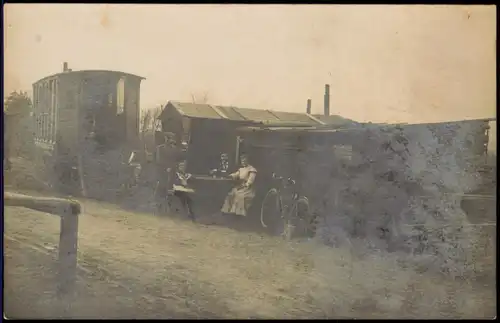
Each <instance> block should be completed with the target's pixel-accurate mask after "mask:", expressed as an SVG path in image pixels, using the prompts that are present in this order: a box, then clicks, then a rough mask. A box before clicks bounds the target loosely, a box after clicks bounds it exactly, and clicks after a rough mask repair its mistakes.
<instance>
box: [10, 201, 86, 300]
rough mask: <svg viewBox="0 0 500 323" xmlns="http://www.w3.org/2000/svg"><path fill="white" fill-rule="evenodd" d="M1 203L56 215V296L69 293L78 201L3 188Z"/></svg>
mask: <svg viewBox="0 0 500 323" xmlns="http://www.w3.org/2000/svg"><path fill="white" fill-rule="evenodd" d="M4 205H5V206H18V207H25V208H29V209H32V210H36V211H40V212H45V213H50V214H54V215H58V216H60V218H61V225H60V232H59V259H58V268H59V270H58V286H57V292H58V295H59V296H60V297H65V296H69V295H71V294H72V293H73V291H74V287H75V283H76V266H77V250H78V216H79V215H80V214H81V205H80V203H78V202H76V201H72V200H67V199H60V198H45V197H34V196H28V195H22V194H16V193H9V192H5V193H4Z"/></svg>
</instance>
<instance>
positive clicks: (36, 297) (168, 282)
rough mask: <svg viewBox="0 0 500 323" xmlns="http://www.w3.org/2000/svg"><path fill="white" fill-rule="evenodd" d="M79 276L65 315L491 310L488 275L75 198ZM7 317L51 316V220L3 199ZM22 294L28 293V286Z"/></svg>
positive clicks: (382, 314) (484, 313)
mask: <svg viewBox="0 0 500 323" xmlns="http://www.w3.org/2000/svg"><path fill="white" fill-rule="evenodd" d="M82 203H83V215H82V216H81V218H80V233H79V254H78V257H79V266H80V270H79V283H78V295H77V299H76V302H74V304H73V307H72V309H71V311H70V312H68V313H66V314H65V315H66V316H69V317H86V318H173V317H176V318H188V317H193V318H195V317H202V318H217V317H218V318H335V317H338V318H339V317H357V318H362V317H366V318H388V317H391V318H394V317H427V318H430V317H435V318H444V317H455V318H458V317H491V316H493V315H494V312H495V289H494V284H493V285H491V286H489V287H485V288H482V289H478V288H477V287H473V286H471V285H470V284H465V283H456V282H453V283H452V282H446V281H445V280H443V279H441V278H435V277H431V276H426V275H422V274H417V273H415V272H413V271H411V270H403V269H400V268H398V266H397V264H396V261H395V260H393V259H390V258H383V257H378V258H377V257H375V256H374V257H368V258H365V259H353V258H351V254H350V252H348V251H346V250H339V249H330V248H326V247H323V246H320V245H317V244H315V243H313V242H310V243H298V242H297V243H285V242H283V241H281V240H279V239H277V238H271V237H268V236H263V235H259V234H255V233H242V232H238V231H235V230H231V229H227V228H221V227H214V226H205V225H202V224H196V223H191V222H189V221H184V220H183V219H177V218H158V217H154V216H152V215H150V214H141V213H132V212H127V211H124V210H121V209H119V208H118V207H116V206H113V205H110V204H106V203H98V202H93V201H82ZM4 214H5V238H4V241H5V244H6V258H5V263H6V269H5V282H6V289H7V290H8V291H9V292H8V293H7V294H6V295H9V297H8V300H7V302H6V313H7V316H10V317H56V316H60V315H61V313H60V311H59V310H58V307H57V306H56V305H57V304H56V303H57V302H55V301H54V299H53V294H52V293H53V288H54V287H53V286H54V284H53V283H54V264H55V251H56V249H57V242H58V233H59V219H58V218H57V217H54V216H51V215H48V214H43V213H39V212H35V211H31V210H27V209H23V208H6V210H5V213H4ZM26 295H29V296H26Z"/></svg>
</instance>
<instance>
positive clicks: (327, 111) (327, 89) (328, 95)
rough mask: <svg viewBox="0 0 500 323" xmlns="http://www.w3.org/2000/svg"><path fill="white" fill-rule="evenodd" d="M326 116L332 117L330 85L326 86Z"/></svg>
mask: <svg viewBox="0 0 500 323" xmlns="http://www.w3.org/2000/svg"><path fill="white" fill-rule="evenodd" d="M324 113H325V116H326V117H328V116H329V115H330V85H329V84H325V105H324Z"/></svg>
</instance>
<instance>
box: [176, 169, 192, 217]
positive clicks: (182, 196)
mask: <svg viewBox="0 0 500 323" xmlns="http://www.w3.org/2000/svg"><path fill="white" fill-rule="evenodd" d="M190 178H191V174H189V173H186V161H185V160H182V161H180V162H179V164H178V165H177V172H175V174H174V176H173V181H172V183H173V191H174V196H176V197H177V198H178V199H179V200H180V202H181V204H182V207H183V208H184V210H185V211H187V213H188V216H189V218H190V219H191V220H192V221H193V222H194V221H195V220H196V218H195V216H194V212H193V206H192V205H193V200H192V198H191V194H192V193H194V190H193V189H192V188H190V187H189V185H188V181H189V179H190Z"/></svg>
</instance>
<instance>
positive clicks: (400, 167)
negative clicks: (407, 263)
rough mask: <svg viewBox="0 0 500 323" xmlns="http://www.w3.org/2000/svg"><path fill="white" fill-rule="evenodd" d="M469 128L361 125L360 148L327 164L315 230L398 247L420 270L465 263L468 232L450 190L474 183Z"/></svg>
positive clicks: (456, 269)
mask: <svg viewBox="0 0 500 323" xmlns="http://www.w3.org/2000/svg"><path fill="white" fill-rule="evenodd" d="M473 131H474V130H473V129H471V125H469V124H468V123H464V124H459V125H456V124H451V125H446V126H441V127H434V128H432V127H425V126H418V127H416V126H413V127H404V128H401V127H399V128H398V127H386V128H372V129H367V130H366V132H365V136H364V137H363V138H362V139H360V141H362V147H363V149H362V151H363V155H361V156H357V158H354V160H353V162H352V163H351V164H350V165H349V166H348V167H339V166H335V167H332V168H331V177H333V179H332V178H331V180H330V181H329V183H330V185H329V186H328V189H325V188H324V187H323V188H322V192H323V194H324V196H323V201H322V206H323V207H322V213H323V214H324V215H325V216H324V217H322V219H321V220H320V221H321V223H320V225H319V228H318V232H317V233H318V237H319V238H321V239H322V240H323V241H325V242H327V243H330V244H338V243H339V241H342V240H343V241H344V242H345V238H350V239H353V238H354V239H356V238H360V239H362V240H363V241H365V242H366V244H367V247H368V249H373V248H375V249H384V250H388V251H397V250H399V251H404V252H406V253H407V254H410V255H413V256H414V257H413V258H412V260H415V259H417V258H418V262H419V264H420V265H421V266H422V265H423V266H422V267H423V268H425V269H429V268H433V269H438V270H441V271H443V272H447V273H453V274H458V275H462V274H464V272H465V271H467V270H470V269H472V267H473V265H474V264H473V261H472V255H471V253H470V251H471V250H472V246H473V244H474V242H475V234H474V232H472V230H471V228H472V226H470V225H469V224H470V223H469V222H468V220H467V217H466V215H465V213H464V212H463V211H462V209H461V207H460V198H457V197H456V196H457V195H460V194H463V193H466V192H470V191H473V190H475V189H477V187H478V186H479V185H480V184H481V178H480V176H479V172H478V170H477V169H478V163H477V159H475V158H473V157H474V156H473V154H471V153H470V151H471V150H470V149H469V148H468V146H467V145H466V143H467V140H470V134H471V133H473ZM342 237H344V238H342ZM408 259H410V258H408Z"/></svg>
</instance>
